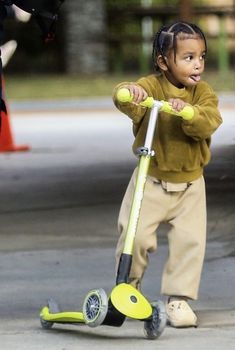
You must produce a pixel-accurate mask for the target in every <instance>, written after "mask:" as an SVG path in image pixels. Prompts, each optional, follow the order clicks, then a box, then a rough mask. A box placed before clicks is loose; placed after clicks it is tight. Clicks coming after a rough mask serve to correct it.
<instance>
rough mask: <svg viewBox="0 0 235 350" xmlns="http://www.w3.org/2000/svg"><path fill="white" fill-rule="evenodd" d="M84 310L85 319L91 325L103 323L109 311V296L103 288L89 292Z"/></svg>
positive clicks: (95, 325)
mask: <svg viewBox="0 0 235 350" xmlns="http://www.w3.org/2000/svg"><path fill="white" fill-rule="evenodd" d="M82 312H83V317H84V321H85V323H86V324H87V325H88V326H89V327H97V326H99V325H101V324H102V323H103V321H104V319H105V317H106V315H107V312H108V297H107V295H106V293H105V291H104V290H103V289H102V288H100V289H95V290H92V291H90V292H89V293H88V294H87V296H86V298H85V300H84V303H83V309H82Z"/></svg>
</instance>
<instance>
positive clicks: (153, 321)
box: [144, 300, 167, 340]
mask: <svg viewBox="0 0 235 350" xmlns="http://www.w3.org/2000/svg"><path fill="white" fill-rule="evenodd" d="M151 305H152V308H153V312H152V316H151V318H150V319H149V320H146V321H145V322H144V334H145V337H146V338H148V339H151V340H154V339H157V338H158V337H160V335H161V334H162V332H163V331H164V329H165V327H166V323H167V315H166V310H165V305H164V303H163V302H162V301H160V300H158V301H154V302H152V303H151Z"/></svg>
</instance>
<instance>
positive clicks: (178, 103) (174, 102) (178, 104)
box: [168, 98, 187, 112]
mask: <svg viewBox="0 0 235 350" xmlns="http://www.w3.org/2000/svg"><path fill="white" fill-rule="evenodd" d="M168 102H169V103H170V105H171V106H172V108H173V109H174V110H175V111H176V112H180V111H182V109H183V108H184V107H185V106H186V105H187V103H186V102H184V101H183V100H181V99H180V98H170V99H169V101H168Z"/></svg>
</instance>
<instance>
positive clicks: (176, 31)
mask: <svg viewBox="0 0 235 350" xmlns="http://www.w3.org/2000/svg"><path fill="white" fill-rule="evenodd" d="M181 34H182V35H185V38H188V37H190V36H193V37H195V36H199V37H200V38H201V39H203V40H204V42H205V46H206V51H207V43H206V38H205V35H204V33H203V31H202V30H201V29H200V28H199V27H198V26H197V25H196V24H192V23H187V22H176V23H173V24H171V25H169V26H163V27H162V28H161V29H160V30H159V31H158V32H157V33H156V35H155V38H154V41H153V51H152V60H153V65H154V68H155V69H156V70H157V71H159V67H158V64H157V57H158V56H159V55H161V56H162V58H163V59H164V57H165V56H166V55H167V54H168V53H169V50H171V49H173V50H174V58H176V49H177V37H178V36H179V35H181Z"/></svg>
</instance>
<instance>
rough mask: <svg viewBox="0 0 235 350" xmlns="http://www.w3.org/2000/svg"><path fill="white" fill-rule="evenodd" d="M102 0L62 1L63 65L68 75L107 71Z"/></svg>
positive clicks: (103, 4)
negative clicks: (64, 10)
mask: <svg viewBox="0 0 235 350" xmlns="http://www.w3.org/2000/svg"><path fill="white" fill-rule="evenodd" d="M104 2H105V1H104V0H85V1H83V0H69V1H67V2H65V6H66V7H65V8H66V23H65V45H66V47H65V56H66V58H65V60H66V62H65V66H66V71H67V72H68V73H75V74H76V73H84V74H93V73H103V72H106V71H107V70H108V67H107V65H108V63H107V62H108V59H107V46H106V39H105V34H106V15H105V3H104Z"/></svg>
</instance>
